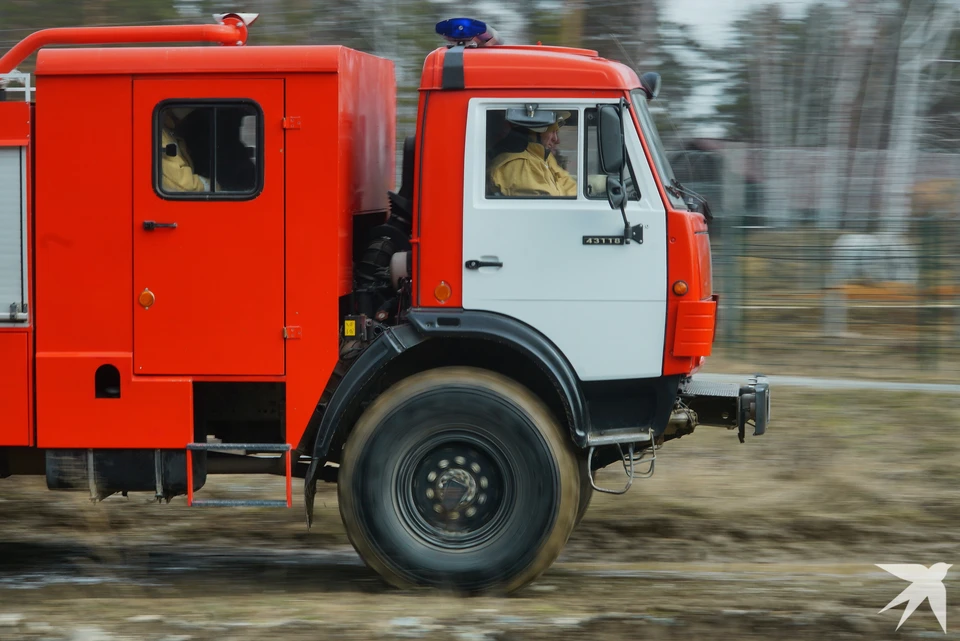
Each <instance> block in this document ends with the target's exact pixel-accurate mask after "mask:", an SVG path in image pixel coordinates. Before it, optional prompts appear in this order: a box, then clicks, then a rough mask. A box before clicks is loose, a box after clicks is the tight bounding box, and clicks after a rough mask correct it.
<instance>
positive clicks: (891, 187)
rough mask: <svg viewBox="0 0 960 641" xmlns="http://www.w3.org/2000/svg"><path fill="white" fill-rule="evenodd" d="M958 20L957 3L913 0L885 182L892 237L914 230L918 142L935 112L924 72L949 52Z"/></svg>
mask: <svg viewBox="0 0 960 641" xmlns="http://www.w3.org/2000/svg"><path fill="white" fill-rule="evenodd" d="M956 19H957V7H956V4H955V0H929V1H928V0H910V4H909V7H908V9H907V15H906V17H905V19H904V24H903V31H902V36H901V39H900V46H899V51H898V54H899V55H898V61H897V75H896V81H895V82H894V84H893V86H894V87H895V88H896V93H897V96H896V100H895V101H894V103H893V118H892V120H891V123H890V124H891V134H890V146H889V151H888V153H887V159H886V167H885V175H884V181H883V191H884V201H883V217H882V221H881V224H882V226H883V229H884V231H885V232H887V233H890V234H904V233H906V232H907V230H908V226H909V225H908V223H909V217H910V195H911V191H912V185H913V182H914V177H915V173H916V168H917V148H918V142H919V139H920V136H921V134H922V133H923V118H924V117H925V116H926V113H927V110H928V108H929V98H930V88H929V87H928V86H927V83H925V82H924V78H923V76H924V71H925V69H926V67H927V65H928V63H929V61H930V60H932V59H935V58H938V57H940V55H941V54H942V53H943V51H944V49H945V48H946V46H947V43H948V41H949V37H950V31H951V29H952V28H953V25H954V23H955V21H956Z"/></svg>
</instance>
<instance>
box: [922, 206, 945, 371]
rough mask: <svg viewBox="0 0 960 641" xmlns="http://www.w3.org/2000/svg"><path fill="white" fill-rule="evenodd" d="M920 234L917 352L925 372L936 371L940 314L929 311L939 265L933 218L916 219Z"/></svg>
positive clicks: (933, 310) (935, 226)
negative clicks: (938, 317) (919, 295)
mask: <svg viewBox="0 0 960 641" xmlns="http://www.w3.org/2000/svg"><path fill="white" fill-rule="evenodd" d="M918 226H919V231H920V234H919V235H920V261H919V262H920V264H919V267H920V274H919V280H920V287H919V290H920V292H921V297H920V302H919V305H920V309H919V310H917V311H918V313H917V318H918V320H919V323H918V325H919V327H918V332H919V336H918V341H917V342H918V348H919V349H918V352H919V354H918V355H919V361H920V365H921V366H922V367H924V368H926V369H936V368H937V347H938V344H939V340H938V328H937V316H938V312H939V310H938V309H936V308H935V307H932V305H934V304H935V303H936V302H937V290H936V288H937V273H938V271H939V269H938V267H937V265H938V263H939V260H938V259H939V255H938V252H939V249H940V248H939V242H938V241H939V239H938V237H937V236H938V234H937V225H936V218H935V216H934V215H933V214H930V213H925V214H923V215H921V216H920V218H919V224H918Z"/></svg>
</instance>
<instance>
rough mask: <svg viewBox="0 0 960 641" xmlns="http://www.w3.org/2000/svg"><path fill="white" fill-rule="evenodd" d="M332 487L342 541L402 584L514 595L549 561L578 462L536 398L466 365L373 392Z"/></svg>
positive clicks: (566, 532)
mask: <svg viewBox="0 0 960 641" xmlns="http://www.w3.org/2000/svg"><path fill="white" fill-rule="evenodd" d="M338 483H339V487H338V494H339V498H340V512H341V515H342V517H343V522H344V526H345V528H346V530H347V534H348V536H349V537H350V540H351V542H352V543H353V545H354V547H355V548H356V549H357V552H358V553H359V554H360V556H361V557H362V558H363V559H364V561H365V562H366V563H367V564H368V565H369V566H370V567H372V568H373V569H374V570H376V571H377V572H378V573H379V574H380V575H381V576H382V577H383V578H384V579H385V580H386V581H387V582H389V583H391V584H392V585H394V586H397V587H401V588H411V587H435V588H443V589H449V590H453V591H456V592H467V593H478V592H501V593H509V592H512V591H515V590H517V589H519V588H521V587H522V586H524V585H526V584H528V583H529V582H531V581H533V580H534V579H535V578H536V577H537V576H539V575H540V574H541V573H542V572H543V571H544V570H546V569H547V568H548V567H549V566H550V565H551V564H552V563H553V562H554V560H555V559H556V558H557V556H558V555H559V554H560V551H561V550H562V549H563V546H564V545H565V544H566V542H567V539H568V538H569V536H570V533H571V531H572V530H573V527H574V522H575V520H576V517H577V512H578V507H579V502H580V496H579V494H580V472H579V468H578V462H577V459H576V457H575V456H574V453H573V451H572V448H571V446H570V444H569V442H568V440H567V436H566V434H565V431H564V430H563V429H562V428H561V427H560V425H558V423H557V421H556V420H555V419H554V418H553V416H552V415H551V413H550V411H549V410H548V409H547V407H546V406H545V405H544V403H543V402H542V401H541V400H540V399H539V398H537V397H536V396H534V395H533V394H532V393H531V392H530V391H529V390H527V389H526V388H525V387H523V386H522V385H520V384H518V383H517V382H515V381H513V380H511V379H509V378H506V377H504V376H501V375H499V374H495V373H492V372H489V371H486V370H480V369H475V368H468V367H445V368H439V369H435V370H429V371H426V372H423V373H420V374H417V375H414V376H412V377H410V378H408V379H406V380H404V381H402V382H400V383H398V384H397V385H395V386H393V387H391V388H390V389H388V390H387V391H386V392H384V393H383V394H382V395H381V396H379V397H378V398H377V399H376V401H374V403H373V404H372V405H371V406H370V407H369V408H368V409H367V411H366V412H365V413H364V414H363V416H362V417H361V418H360V420H359V421H358V422H357V424H356V426H355V428H354V430H353V432H352V433H351V434H350V436H349V438H348V439H347V442H346V444H345V446H344V451H343V457H342V461H341V464H340V470H339V474H338Z"/></svg>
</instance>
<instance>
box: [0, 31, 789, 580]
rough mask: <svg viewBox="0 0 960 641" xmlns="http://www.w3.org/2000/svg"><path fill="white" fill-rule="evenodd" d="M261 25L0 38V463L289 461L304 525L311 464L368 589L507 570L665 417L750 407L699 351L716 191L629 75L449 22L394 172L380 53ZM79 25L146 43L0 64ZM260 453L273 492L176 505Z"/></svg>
mask: <svg viewBox="0 0 960 641" xmlns="http://www.w3.org/2000/svg"><path fill="white" fill-rule="evenodd" d="M255 18H256V16H255V15H251V14H222V15H219V16H216V20H215V23H214V24H209V25H186V26H176V27H117V28H87V29H84V28H78V29H51V30H46V31H41V32H38V33H36V34H33V35H32V36H30V37H29V38H27V39H26V40H24V41H23V42H22V43H21V44H20V45H18V46H17V47H15V48H14V49H13V50H11V51H10V52H8V53H7V54H6V55H5V56H4V57H3V58H2V59H0V74H3V75H0V78H2V79H4V81H5V83H6V99H5V100H3V101H0V305H2V306H3V307H2V310H0V311H2V314H3V315H2V316H0V360H2V362H3V364H4V367H3V368H0V407H3V408H4V409H5V414H4V420H3V421H2V422H0V477H2V476H7V475H10V474H21V473H22V474H31V473H32V474H41V475H44V476H45V477H46V482H47V486H48V488H49V489H51V490H76V491H83V492H90V494H91V496H92V497H93V498H94V499H103V498H105V497H107V496H110V495H111V494H114V493H121V492H122V493H126V492H151V493H153V494H154V495H155V496H156V498H157V499H158V500H160V499H164V500H166V501H169V500H171V499H172V498H175V497H178V496H185V497H186V499H185V500H186V502H187V504H188V505H191V506H197V507H202V506H244V505H262V506H287V507H289V506H292V504H293V499H292V491H291V478H293V477H298V478H303V479H304V504H305V508H306V514H307V520H308V523H309V522H310V521H311V520H312V518H313V509H312V508H313V499H314V495H315V491H316V485H317V482H318V481H329V482H335V483H337V486H338V493H339V499H340V512H341V515H342V518H343V522H344V525H345V527H346V530H347V533H348V535H349V536H350V539H351V541H352V542H353V543H354V545H355V547H356V549H357V550H358V552H359V553H360V555H361V556H362V557H363V559H364V560H365V561H366V562H367V563H368V564H369V565H370V566H371V567H373V568H374V569H375V570H377V571H378V572H379V573H380V574H381V575H382V576H383V577H384V578H385V579H386V580H387V581H388V582H390V583H392V584H394V585H396V586H442V587H446V588H452V589H456V590H460V591H466V592H482V591H489V590H498V591H506V592H509V591H512V590H515V589H518V588H520V587H522V586H523V585H525V584H527V583H529V582H530V581H532V580H534V579H535V578H536V577H537V576H538V575H539V574H540V573H541V572H543V571H544V570H545V569H546V568H547V567H549V566H550V564H551V563H552V562H553V561H554V559H555V558H556V556H557V555H558V554H559V552H560V550H561V549H562V547H563V545H564V544H565V542H566V541H567V538H568V537H569V535H570V533H571V532H572V531H573V529H574V527H575V525H576V524H577V523H578V522H579V520H580V519H581V518H582V516H583V514H584V512H585V511H586V509H587V507H588V504H589V500H590V497H591V496H592V493H593V492H594V491H595V489H596V490H602V491H612V492H623V491H626V488H629V486H630V484H631V483H632V481H633V479H634V478H635V477H639V476H641V474H640V473H639V472H637V471H636V470H637V469H639V467H640V465H641V464H643V465H645V466H646V465H648V466H649V467H648V473H652V471H653V460H654V459H655V455H656V450H657V449H659V448H660V447H661V446H662V445H663V443H665V442H666V441H669V440H672V439H676V438H678V437H680V436H682V435H685V434H689V433H691V432H693V430H694V428H695V427H696V426H697V425H715V426H720V427H725V428H728V429H732V430H737V431H738V434H739V437H740V440H741V442H742V441H743V438H744V434H745V430H746V428H747V427H748V426H752V427H753V430H754V432H753V433H754V434H762V433H763V432H764V431H765V430H766V428H767V423H768V418H769V404H770V395H769V388H768V385H767V384H766V382H765V381H764V380H763V378H762V377H756V378H754V379H751V380H747V381H744V383H743V384H732V385H721V384H716V383H704V382H700V381H697V380H696V379H695V377H694V374H695V373H696V372H697V370H698V369H699V368H700V367H701V366H702V364H703V362H704V359H705V358H706V357H707V356H709V355H710V353H711V347H712V344H713V339H714V333H715V323H716V310H717V297H716V296H715V295H714V293H713V290H712V275H711V256H710V241H709V233H708V231H709V228H708V224H709V217H710V215H709V208H708V207H707V205H706V203H705V201H703V200H702V199H701V198H699V197H698V196H697V195H696V194H694V193H692V192H690V191H689V190H688V189H685V188H684V187H683V186H682V185H680V184H679V183H678V182H677V181H676V180H675V179H674V177H673V174H672V172H671V168H670V164H669V162H668V161H667V157H666V154H665V152H664V148H663V145H662V143H661V141H660V139H659V137H658V134H657V129H656V126H655V124H654V120H653V118H652V116H651V112H650V109H649V106H648V103H649V102H650V101H652V100H655V99H656V96H657V93H658V91H659V83H660V79H659V76H658V75H657V74H656V73H647V74H644V75H643V76H642V77H641V76H638V75H637V73H636V72H634V71H633V70H631V69H630V68H628V67H626V66H625V65H623V64H620V63H618V62H615V61H611V60H606V59H603V58H601V57H599V56H598V54H597V52H596V51H589V50H581V49H571V48H565V47H554V46H542V45H536V46H519V45H506V44H502V43H500V42H499V38H498V37H497V35H496V33H495V31H493V30H492V29H490V28H488V27H487V25H485V24H483V23H481V22H479V21H475V20H470V19H455V20H450V21H444V22H442V23H440V24H438V25H437V33H438V34H439V35H440V36H442V37H444V38H445V39H446V40H447V41H448V42H447V44H446V45H444V46H440V47H438V48H437V49H436V50H435V51H433V52H431V53H430V54H429V55H428V56H427V58H426V60H425V62H424V66H423V73H422V78H421V84H420V89H419V103H418V111H417V124H416V130H415V131H414V132H411V134H410V135H409V136H408V137H406V139H405V143H404V144H403V149H402V167H401V168H400V169H401V176H402V178H401V181H400V185H399V186H398V187H396V188H394V180H395V178H394V176H395V163H394V157H395V149H394V146H395V142H394V141H395V139H396V113H395V101H396V84H395V80H394V69H393V63H392V62H391V61H389V60H386V59H383V58H379V57H376V56H373V55H369V54H366V53H362V52H359V51H355V50H352V49H349V48H346V47H342V46H337V45H318V46H312V45H311V46H247V45H246V42H247V36H248V28H249V27H250V26H251V24H252V22H253V20H254V19H255ZM187 42H201V43H206V44H208V45H210V44H213V45H219V46H187V45H186V44H171V43H187ZM107 43H110V44H120V43H125V44H130V45H134V44H137V43H147V44H150V45H151V46H123V47H119V46H111V47H103V48H97V47H87V46H76V47H71V48H56V49H41V50H40V51H39V53H38V55H37V61H36V69H35V73H34V74H32V75H27V74H21V73H17V72H15V71H13V70H14V67H15V66H16V65H18V64H19V63H20V62H21V61H22V60H23V59H24V58H26V57H27V56H28V55H30V54H31V53H32V52H33V51H35V50H37V49H39V48H41V47H43V46H44V45H46V44H75V45H91V44H107ZM160 43H163V46H156V45H159V44H160ZM18 91H19V92H22V97H17V93H16V92H18ZM24 98H25V99H24ZM544 184H546V185H548V186H547V187H544V186H543V185H544ZM264 453H267V454H273V456H266V457H264V456H263V454H264ZM621 462H622V463H623V465H624V469H625V470H627V472H628V474H627V477H628V478H627V484H626V488H624V489H614V490H608V489H606V488H600V487H598V486H597V485H596V482H595V479H594V473H595V471H596V470H597V469H599V468H602V467H605V466H608V465H610V464H612V463H618V464H619V463H621ZM257 472H259V473H264V472H265V473H271V474H279V475H283V476H285V477H286V481H287V485H286V487H287V496H286V497H285V499H283V500H277V501H248V500H244V499H242V498H239V499H237V500H231V501H222V500H221V501H211V500H208V501H204V500H202V488H203V487H204V485H205V484H206V483H208V482H209V479H208V475H210V474H218V473H257ZM0 494H2V484H0ZM195 494H200V495H201V498H194V496H195Z"/></svg>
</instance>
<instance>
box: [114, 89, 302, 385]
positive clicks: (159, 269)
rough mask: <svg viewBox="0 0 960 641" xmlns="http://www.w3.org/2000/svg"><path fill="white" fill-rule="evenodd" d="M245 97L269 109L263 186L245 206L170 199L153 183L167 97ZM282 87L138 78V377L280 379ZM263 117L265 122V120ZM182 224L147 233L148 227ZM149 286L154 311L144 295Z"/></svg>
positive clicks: (135, 270) (135, 229)
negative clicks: (158, 121) (161, 108)
mask: <svg viewBox="0 0 960 641" xmlns="http://www.w3.org/2000/svg"><path fill="white" fill-rule="evenodd" d="M171 98H173V99H191V100H193V99H211V98H243V99H249V100H253V101H255V102H256V103H257V105H258V106H259V108H260V109H261V110H262V121H263V122H262V123H260V125H261V126H262V131H263V133H262V135H263V150H262V152H263V167H264V176H263V187H262V189H261V191H260V193H259V194H258V195H257V196H256V197H255V198H252V199H247V200H219V201H204V200H169V199H165V198H163V197H161V196H160V195H158V194H157V192H156V191H155V188H154V184H153V181H152V180H150V177H151V175H152V168H153V164H154V153H153V149H154V133H153V121H154V118H155V117H156V116H155V115H154V109H155V107H156V105H158V104H159V103H161V102H162V101H164V100H165V99H171ZM283 116H284V111H283V80H281V79H276V80H263V79H244V80H243V81H242V82H239V81H237V80H233V79H224V78H211V77H203V76H201V77H197V78H187V79H162V80H161V79H155V78H145V79H137V80H134V88H133V131H134V134H135V135H134V141H133V172H134V174H133V175H134V181H133V184H134V188H133V229H132V232H131V233H132V234H133V276H134V277H133V289H132V291H131V292H130V295H129V302H130V309H131V310H132V313H133V324H134V340H133V345H134V347H133V359H134V368H135V371H136V373H137V374H151V375H189V374H207V375H270V374H272V375H282V374H283V373H284V367H283V347H284V340H283V326H284V318H283V272H284V265H283V261H284V256H283V254H284V248H283V227H284V219H283V206H284V177H283V173H284V171H283V161H284V154H283V138H284V130H283V128H282V122H283ZM259 119H261V118H260V117H258V120H259ZM147 220H152V221H157V222H175V223H176V224H177V228H176V229H156V230H153V231H146V230H145V229H144V228H143V222H144V221H147ZM146 289H149V290H150V291H151V292H152V293H153V294H154V295H155V296H156V302H155V304H153V305H151V306H150V307H149V308H145V307H143V306H141V305H140V304H138V303H137V297H138V296H139V294H140V293H141V292H143V291H144V290H146Z"/></svg>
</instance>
